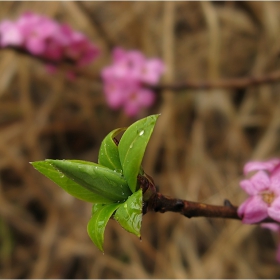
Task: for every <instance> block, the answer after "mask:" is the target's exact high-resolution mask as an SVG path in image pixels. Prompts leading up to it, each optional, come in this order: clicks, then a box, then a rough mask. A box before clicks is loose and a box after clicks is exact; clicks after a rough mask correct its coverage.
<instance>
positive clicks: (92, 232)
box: [87, 203, 120, 252]
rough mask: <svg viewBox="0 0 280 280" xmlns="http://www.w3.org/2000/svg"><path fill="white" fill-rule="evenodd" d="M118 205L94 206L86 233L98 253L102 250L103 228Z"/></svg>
mask: <svg viewBox="0 0 280 280" xmlns="http://www.w3.org/2000/svg"><path fill="white" fill-rule="evenodd" d="M119 206H120V204H117V203H114V204H107V205H101V204H98V205H94V206H93V211H92V212H93V214H92V216H91V218H90V220H89V222H88V225H87V232H88V235H89V237H90V238H91V240H92V242H93V243H94V244H95V245H96V246H97V247H98V249H99V250H100V251H102V252H103V251H104V250H103V243H104V231H105V227H106V225H107V223H108V221H109V219H110V217H111V216H112V214H113V213H114V211H115V210H116V209H117V208H118V207H119Z"/></svg>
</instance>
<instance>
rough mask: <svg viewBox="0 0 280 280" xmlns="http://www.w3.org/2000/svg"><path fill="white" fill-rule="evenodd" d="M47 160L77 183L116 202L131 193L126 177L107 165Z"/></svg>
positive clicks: (124, 198)
mask: <svg viewBox="0 0 280 280" xmlns="http://www.w3.org/2000/svg"><path fill="white" fill-rule="evenodd" d="M47 161H48V162H50V163H51V164H52V165H54V167H56V168H57V169H58V170H60V171H61V172H63V173H64V174H65V175H66V176H67V177H69V178H70V179H72V180H73V181H75V182H76V183H78V184H80V185H81V186H83V187H85V188H86V189H88V190H93V191H94V192H96V193H98V194H100V195H102V196H104V197H106V198H109V199H111V200H114V202H122V201H124V200H126V199H127V197H128V196H129V195H131V191H130V189H129V187H128V184H127V182H126V180H125V178H124V177H123V176H122V175H121V174H120V173H118V172H116V171H113V170H111V169H109V168H107V167H104V166H102V165H99V164H96V163H93V162H88V161H82V160H47Z"/></svg>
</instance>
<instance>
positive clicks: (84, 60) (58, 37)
mask: <svg viewBox="0 0 280 280" xmlns="http://www.w3.org/2000/svg"><path fill="white" fill-rule="evenodd" d="M8 46H11V47H16V48H19V49H23V50H26V51H27V52H29V53H30V54H32V55H35V56H40V57H42V58H45V59H48V60H51V61H56V62H58V61H60V60H62V59H65V60H70V61H72V62H74V63H75V64H76V65H77V66H84V65H86V64H89V63H90V62H91V61H92V60H93V59H95V58H96V57H97V56H98V55H99V49H98V48H97V47H96V46H95V45H94V44H93V43H91V42H90V41H89V39H88V38H87V37H86V36H85V35H84V34H82V33H80V32H77V31H74V30H73V29H72V28H71V27H70V26H68V25H66V24H59V23H57V22H56V21H54V20H52V19H50V18H48V17H46V16H42V15H38V14H34V13H31V12H27V13H24V14H22V15H21V16H20V17H19V18H18V19H17V20H16V21H10V20H3V21H2V22H1V23H0V47H8Z"/></svg>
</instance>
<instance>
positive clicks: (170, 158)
mask: <svg viewBox="0 0 280 280" xmlns="http://www.w3.org/2000/svg"><path fill="white" fill-rule="evenodd" d="M82 6H83V7H85V8H86V9H83V8H82ZM26 10H29V11H34V12H38V13H41V14H45V15H48V16H50V17H52V18H55V19H57V20H59V21H61V22H68V23H69V24H70V25H72V26H73V27H74V28H76V29H78V30H81V31H83V32H84V33H86V34H87V35H88V36H89V37H90V38H91V39H92V40H93V41H94V42H96V44H97V45H98V46H99V47H100V48H101V49H102V52H103V55H102V57H100V58H99V59H98V60H97V61H96V62H95V63H94V64H93V65H92V66H90V67H88V68H87V72H88V73H90V74H94V75H98V71H99V69H100V68H101V67H102V66H104V65H106V64H108V63H109V61H110V55H109V54H110V52H109V48H108V44H107V43H106V40H105V39H104V35H102V34H100V32H99V27H100V26H101V27H102V28H103V29H104V30H105V31H106V33H107V34H108V38H109V39H110V40H111V41H112V42H114V44H115V45H120V46H122V47H124V48H127V49H139V50H141V51H143V52H144V53H145V54H146V55H147V56H149V57H152V56H158V57H162V58H163V59H164V61H165V63H166V64H167V66H168V71H167V73H166V74H165V77H164V81H165V82H175V81H183V80H186V79H189V80H213V81H214V80H217V79H221V78H232V77H241V76H252V75H262V74H267V73H270V72H272V71H274V70H277V69H279V63H280V60H279V54H280V36H279V30H280V3H279V2H80V3H77V2H2V3H1V9H0V19H1V20H2V19H4V18H11V19H15V18H17V16H18V15H20V14H21V13H22V12H24V11H26ZM92 17H93V18H94V19H95V21H92V20H91V18H92ZM96 22H97V23H98V24H99V25H96ZM279 109H280V81H279V83H275V84H271V85H269V84H268V85H261V86H256V87H250V88H247V89H244V90H222V89H212V90H203V89H200V90H182V91H180V92H172V91H162V92H160V93H159V95H158V99H157V103H156V105H155V106H154V107H153V108H150V109H149V110H146V111H143V112H142V113H141V115H140V116H139V118H140V117H144V116H147V115H149V114H152V113H159V112H160V113H161V114H162V115H161V117H160V118H159V120H158V124H157V126H156V129H155V131H154V134H153V136H152V139H151V142H150V143H149V146H148V150H147V153H146V155H145V159H144V168H145V171H146V172H147V173H148V174H150V175H151V176H153V178H154V180H155V182H156V184H157V185H158V186H159V189H160V192H161V193H163V194H165V195H170V196H173V197H178V198H183V199H188V200H194V201H203V202H206V203H211V204H217V205H221V204H222V203H223V200H224V199H225V198H228V199H230V201H231V202H232V203H233V204H236V205H239V204H240V203H241V202H242V201H243V200H244V198H245V197H246V194H245V193H244V192H243V191H241V189H240V188H239V185H238V182H239V180H240V179H241V178H242V167H243V165H244V163H245V162H246V161H248V160H251V159H258V160H262V159H266V158H270V157H275V156H278V157H279V156H280V142H279V139H280V138H279V137H280V110H279ZM133 121H134V120H133V119H131V118H128V117H126V116H125V115H124V114H123V113H122V112H113V111H111V110H110V109H109V108H108V107H107V106H106V103H105V99H104V96H103V94H102V86H101V85H100V83H98V82H97V81H95V80H93V79H85V78H78V79H77V80H76V81H75V82H69V81H68V80H67V79H66V78H65V76H64V74H63V72H59V73H58V74H56V75H53V76H50V75H48V74H46V72H45V68H44V65H43V63H41V62H40V61H38V60H36V59H32V58H28V57H24V56H22V55H20V54H17V53H15V52H13V51H11V50H3V51H1V52H0V135H1V137H0V225H1V226H0V277H1V278H27V277H28V278H279V277H280V267H279V264H277V263H276V261H275V252H276V250H275V249H276V245H277V240H276V237H275V235H273V234H272V233H271V232H269V231H268V230H266V229H262V228H260V227H258V226H246V225H242V224H241V223H240V222H239V221H231V220H218V219H205V218H197V219H191V220H189V219H187V218H185V217H183V216H180V215H178V214H175V213H165V214H159V213H149V214H147V215H146V216H145V217H144V219H143V226H142V242H140V241H139V239H137V238H136V237H135V236H133V235H131V234H129V233H127V232H125V231H124V230H123V229H122V228H121V227H120V226H119V225H118V224H117V223H116V222H114V221H110V222H109V224H108V227H107V228H106V232H105V255H103V254H102V253H100V252H99V251H98V250H97V248H96V247H95V246H94V245H93V244H92V243H91V241H90V239H89V237H88V236H87V232H86V225H87V222H88V220H89V217H90V211H91V205H90V204H89V203H86V202H82V201H78V200H77V199H74V198H72V197H71V196H69V195H68V194H67V193H65V192H64V191H63V190H61V189H60V188H59V187H57V186H56V185H55V184H53V183H52V182H51V181H50V180H48V179H46V178H44V177H43V176H42V175H41V174H39V173H38V172H37V171H35V170H33V169H32V167H31V166H30V164H29V162H30V161H35V160H42V159H45V158H57V159H63V158H66V159H67V158H77V159H84V160H90V161H96V160H97V154H98V149H99V145H100V142H101V140H102V139H103V137H104V136H105V135H106V134H107V133H108V132H109V131H111V130H112V129H114V128H116V127H122V126H127V125H129V124H131V123H132V122H133Z"/></svg>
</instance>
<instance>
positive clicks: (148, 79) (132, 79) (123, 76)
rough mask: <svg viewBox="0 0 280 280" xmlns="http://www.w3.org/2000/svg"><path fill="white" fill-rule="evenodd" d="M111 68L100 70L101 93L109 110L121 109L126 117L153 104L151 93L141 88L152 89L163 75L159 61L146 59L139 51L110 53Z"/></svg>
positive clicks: (152, 93)
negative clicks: (102, 90) (111, 57)
mask: <svg viewBox="0 0 280 280" xmlns="http://www.w3.org/2000/svg"><path fill="white" fill-rule="evenodd" d="M112 56H113V64H112V65H110V66H108V67H105V68H104V69H103V70H102V73H101V76H102V79H103V81H104V92H105V96H106V99H107V102H108V105H109V106H110V107H111V108H113V109H118V108H121V107H123V108H124V111H125V113H126V114H127V115H129V116H135V115H137V113H138V112H139V110H140V109H141V108H142V107H149V106H151V105H152V104H153V102H154V100H155V94H154V92H153V91H152V90H151V89H149V88H147V87H145V86H146V85H152V86H153V85H156V84H157V83H158V82H159V79H160V77H161V75H162V73H163V72H164V68H165V67H164V64H163V62H162V61H161V60H160V59H157V58H153V59H146V57H145V56H144V55H143V54H142V53H141V52H140V51H136V50H133V51H125V50H123V49H122V48H119V47H117V48H115V49H114V50H113V54H112Z"/></svg>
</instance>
